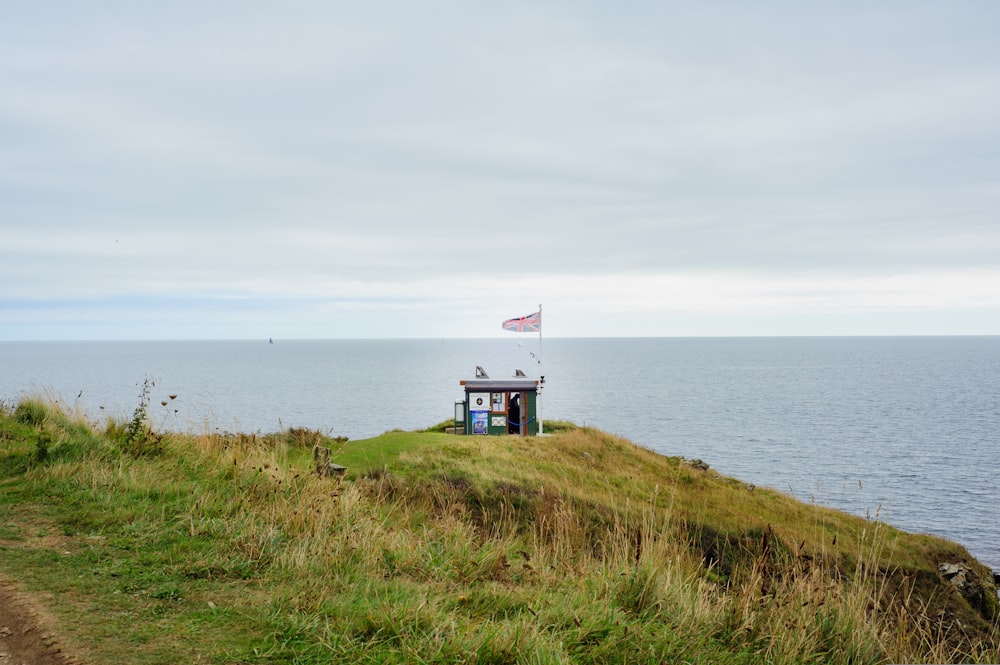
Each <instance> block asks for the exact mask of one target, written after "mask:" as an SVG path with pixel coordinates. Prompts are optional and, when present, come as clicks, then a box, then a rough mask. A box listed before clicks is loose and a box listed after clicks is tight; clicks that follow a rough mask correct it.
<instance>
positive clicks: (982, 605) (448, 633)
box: [0, 400, 1000, 664]
mask: <svg viewBox="0 0 1000 665" xmlns="http://www.w3.org/2000/svg"><path fill="white" fill-rule="evenodd" d="M546 425H547V427H546V429H547V430H548V429H549V427H548V423H546ZM431 429H432V430H433V429H436V428H431ZM441 429H443V428H441ZM551 431H553V432H555V433H554V434H553V435H552V436H549V437H544V438H532V439H526V438H520V437H460V436H452V435H447V434H443V433H441V432H440V431H426V432H396V431H394V432H387V433H385V434H384V435H382V436H379V437H376V438H373V439H368V440H362V441H347V440H344V439H334V438H331V437H329V436H326V435H323V434H321V433H318V432H312V431H309V430H301V429H294V430H288V431H285V432H280V433H277V434H271V435H259V434H249V435H248V434H229V433H226V434H210V435H201V436H195V435H181V434H159V433H156V432H154V431H153V429H152V428H151V427H149V426H148V419H147V418H146V414H145V411H144V410H143V411H141V412H140V409H137V410H136V413H135V414H133V419H132V420H130V421H129V422H127V423H116V422H110V421H109V422H108V423H106V424H105V425H104V426H103V427H102V426H100V425H95V424H94V423H88V422H87V421H86V419H85V418H83V417H81V416H80V415H79V414H67V413H65V412H64V411H62V410H61V409H60V408H59V407H58V406H56V405H53V404H51V403H50V402H46V401H45V400H27V401H24V402H21V403H19V404H17V405H0V577H3V578H6V579H7V580H17V582H18V585H19V587H20V588H21V589H22V590H25V591H28V592H30V593H32V594H35V595H36V596H37V597H38V598H39V599H40V602H41V603H42V604H44V606H45V607H46V609H47V611H48V612H49V613H51V614H52V615H53V616H54V617H55V621H56V622H57V626H58V629H57V631H56V632H58V634H59V635H60V639H61V642H62V643H63V644H64V646H65V648H66V649H67V650H69V651H71V652H73V653H76V654H79V655H80V657H81V658H82V659H83V660H84V661H85V662H93V663H97V662H120V663H176V662H191V663H197V662H204V663H234V664H235V663H302V664H306V663H337V662H351V663H354V662H361V663H365V662H370V663H376V662H378V663H382V662H388V663H392V662H398V663H403V662H406V663H413V662H416V663H420V662H428V663H464V662H468V663H472V662H476V663H479V662H485V663H491V662H492V663H604V662H625V663H633V662H640V663H646V662H689V663H756V662H767V663H800V662H815V663H885V662H997V661H998V660H1000V646H998V644H1000V639H998V631H997V625H996V615H997V610H996V591H995V588H990V583H991V578H989V575H988V571H986V570H985V569H983V568H982V567H981V566H979V565H978V564H977V563H976V562H974V561H973V560H972V558H971V557H970V556H969V554H968V553H967V552H966V551H965V550H964V549H963V548H962V547H960V546H959V545H957V544H954V543H950V542H947V541H944V540H941V539H937V538H932V537H929V536H921V535H913V534H906V533H903V532H900V531H898V530H895V529H893V528H891V527H889V526H887V525H885V524H883V523H881V522H879V521H877V520H875V521H873V520H865V519H860V518H856V517H852V516H849V515H846V514H844V513H840V512H837V511H833V510H828V509H824V508H821V507H817V506H813V505H807V504H803V503H800V502H797V501H795V500H794V499H792V498H790V497H788V496H785V495H783V494H781V493H778V492H774V491H771V490H767V489H762V488H753V487H751V486H748V485H746V484H744V483H741V482H739V481H736V480H733V479H729V478H725V477H723V476H720V475H718V474H716V473H715V472H713V471H712V470H710V469H707V470H706V469H704V468H701V465H698V464H693V463H688V462H685V461H684V460H681V459H679V458H670V457H664V456H660V455H657V454H654V453H652V452H650V451H648V450H645V449H643V448H640V447H638V446H635V445H633V444H631V443H630V442H628V441H626V440H624V439H621V438H618V437H614V436H611V435H609V434H606V433H604V432H600V431H598V430H593V429H588V428H576V427H574V426H572V425H570V424H568V423H560V424H558V425H554V426H553V429H552V430H551ZM315 445H323V446H325V447H328V448H330V449H331V450H332V451H333V453H334V461H336V462H337V463H339V464H342V465H345V466H347V467H348V470H347V474H346V475H345V476H344V477H342V478H325V477H319V476H317V475H316V474H314V473H312V472H311V469H312V448H313V446H315ZM42 451H44V452H42ZM957 561H962V562H966V563H967V564H968V565H969V571H970V573H969V574H970V575H974V576H977V577H978V578H980V579H981V580H982V582H983V588H984V589H986V590H987V591H988V593H986V594H984V595H983V597H982V598H981V599H978V600H976V599H974V601H973V602H971V603H970V601H969V600H967V599H966V598H964V597H963V596H962V595H961V594H959V593H958V591H957V590H956V589H954V588H953V587H952V586H951V585H950V584H949V583H948V582H947V581H945V580H944V579H943V578H942V577H941V576H940V575H939V574H938V572H937V566H938V564H939V563H942V562H957ZM991 594H992V595H991ZM991 601H992V602H991Z"/></svg>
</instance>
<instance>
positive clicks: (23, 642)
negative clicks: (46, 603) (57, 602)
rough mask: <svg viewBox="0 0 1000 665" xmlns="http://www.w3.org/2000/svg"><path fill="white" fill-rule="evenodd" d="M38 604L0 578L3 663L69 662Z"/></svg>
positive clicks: (39, 664)
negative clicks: (41, 616) (45, 622)
mask: <svg viewBox="0 0 1000 665" xmlns="http://www.w3.org/2000/svg"><path fill="white" fill-rule="evenodd" d="M43 625H44V621H43V620H42V619H41V618H40V617H39V614H38V611H37V609H36V605H35V604H34V603H32V602H31V599H30V598H29V597H28V596H27V595H25V594H23V593H21V592H19V591H17V590H16V589H15V588H14V586H13V585H12V584H9V583H7V582H5V581H4V580H3V579H0V665H70V664H71V663H73V662H75V661H73V660H72V659H70V658H67V657H66V656H65V654H63V653H62V651H61V650H60V648H59V645H58V644H57V643H56V641H55V639H54V638H53V637H52V636H51V635H49V634H48V633H47V632H46V631H45V630H44V628H43Z"/></svg>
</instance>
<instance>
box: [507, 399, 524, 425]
mask: <svg viewBox="0 0 1000 665" xmlns="http://www.w3.org/2000/svg"><path fill="white" fill-rule="evenodd" d="M507 433H508V434H520V433H521V396H520V395H517V394H514V395H511V396H510V406H508V407H507Z"/></svg>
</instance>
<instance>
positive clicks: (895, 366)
mask: <svg viewBox="0 0 1000 665" xmlns="http://www.w3.org/2000/svg"><path fill="white" fill-rule="evenodd" d="M542 345H544V346H542ZM541 360H544V363H542V362H541ZM477 365H478V366H481V367H483V368H484V370H486V371H487V372H488V373H489V374H490V376H492V377H494V378H501V377H508V376H512V375H513V374H514V371H515V370H516V369H521V370H523V371H524V372H525V373H526V374H528V375H529V376H537V375H539V374H544V376H545V384H544V389H543V391H542V400H541V408H542V419H543V426H544V420H546V419H560V420H569V421H573V422H576V423H578V424H581V425H589V426H593V427H597V428H600V429H603V430H606V431H609V432H611V433H614V434H620V435H622V436H624V437H626V438H629V439H631V440H632V441H635V442H636V443H638V444H640V445H643V446H645V447H648V448H650V449H652V450H655V451H657V452H660V453H663V454H666V455H681V456H684V457H687V458H699V459H702V460H703V461H705V462H707V463H708V464H709V465H710V466H712V467H713V468H715V469H716V470H718V471H719V472H721V473H723V474H725V475H728V476H733V477H736V478H739V479H741V480H743V481H746V482H748V483H753V484H756V485H760V486H767V487H773V488H775V489H778V490H781V491H783V492H787V493H789V494H792V495H794V496H796V497H797V498H799V499H802V500H804V501H814V502H816V503H819V504H822V505H827V506H831V507H834V508H839V509H841V510H845V511H848V512H851V513H854V514H857V515H862V516H865V515H867V516H869V517H873V518H874V517H876V516H878V517H879V518H881V519H883V520H885V521H887V522H889V523H891V524H894V525H896V526H899V527H901V528H904V529H906V530H909V531H916V532H926V533H932V534H936V535H940V536H944V537H946V538H949V539H951V540H955V541H958V542H960V543H962V544H964V545H965V546H966V547H968V548H969V550H970V551H971V552H972V554H973V555H975V556H976V557H977V558H979V559H980V560H981V561H983V562H984V563H986V564H987V565H990V566H993V567H995V568H1000V537H998V534H997V531H996V528H995V519H994V514H995V512H996V509H997V507H998V506H1000V487H998V485H997V483H996V478H997V475H998V472H1000V337H894V338H889V337H878V338H854V337H839V338H745V339H743V338H690V339H678V338H655V339H632V338H624V339H545V340H544V341H542V342H541V343H540V340H539V338H538V337H537V336H534V335H516V334H511V335H510V336H508V337H506V338H503V339H488V340H451V339H445V340H309V341H306V340H301V341H290V340H276V341H275V342H274V343H273V344H269V343H268V341H267V340H261V341H209V342H65V343H59V342H42V343H28V342H7V343H0V399H3V400H7V401H8V402H14V401H16V400H18V399H20V398H21V397H24V396H28V395H42V396H46V397H49V398H51V399H57V400H59V401H60V402H62V403H63V404H65V405H66V406H67V407H69V408H77V409H80V410H81V411H83V412H84V413H85V414H88V416H89V417H91V418H92V419H94V420H95V421H101V420H102V419H103V418H105V417H107V416H111V417H115V418H118V419H123V420H127V419H128V418H129V417H130V416H131V413H132V410H133V409H134V408H135V407H136V406H137V405H138V403H139V399H140V394H141V392H142V386H143V383H144V382H146V381H147V380H148V381H150V382H151V383H152V384H153V385H152V386H151V388H150V392H149V396H150V400H151V405H150V415H151V417H152V419H153V422H154V425H155V426H157V427H158V428H162V429H172V430H183V431H192V432H209V431H244V432H253V431H261V432H271V431H278V430H281V429H285V428H288V427H307V428H311V429H318V430H321V431H324V432H327V433H330V434H333V435H342V436H348V437H350V438H352V439H359V438H366V437H370V436H374V435H377V434H379V433H381V432H384V431H386V430H389V429H394V428H400V429H418V428H424V427H427V426H430V425H433V424H435V423H438V422H440V421H442V420H446V419H448V418H451V417H452V416H453V415H454V405H455V401H456V400H461V399H462V397H463V389H462V387H461V386H460V385H459V381H460V380H461V379H465V378H472V377H473V376H474V374H475V368H476V366H477ZM171 395H176V397H175V398H173V399H172V398H171V397H170V396H171Z"/></svg>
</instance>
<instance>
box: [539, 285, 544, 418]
mask: <svg viewBox="0 0 1000 665" xmlns="http://www.w3.org/2000/svg"><path fill="white" fill-rule="evenodd" d="M538 368H539V371H538V376H539V377H541V379H540V382H539V384H538V433H539V434H545V426H544V425H543V424H542V393H543V392H545V384H544V383H543V381H544V380H545V363H544V362H543V361H542V305H541V303H539V305H538Z"/></svg>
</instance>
